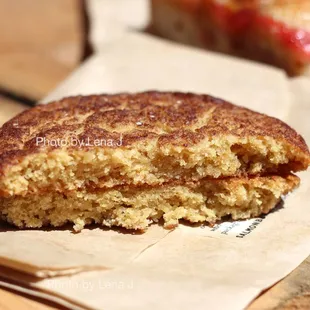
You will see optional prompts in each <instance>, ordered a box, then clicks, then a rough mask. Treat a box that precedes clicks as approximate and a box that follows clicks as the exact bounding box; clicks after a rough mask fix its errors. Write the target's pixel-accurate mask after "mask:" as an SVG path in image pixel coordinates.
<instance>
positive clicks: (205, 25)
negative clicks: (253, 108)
mask: <svg viewBox="0 0 310 310" xmlns="http://www.w3.org/2000/svg"><path fill="white" fill-rule="evenodd" d="M152 26H153V28H154V30H155V32H156V33H157V34H159V35H160V36H163V37H165V38H168V39H171V40H174V41H177V42H180V43H184V44H190V45H194V46H198V47H202V48H208V49H211V50H215V51H219V52H224V53H230V54H233V55H235V56H241V57H246V58H249V59H252V60H257V61H262V62H265V63H268V64H272V65H275V66H278V67H280V68H283V69H285V70H286V71H287V73H288V74H289V75H300V74H303V73H304V72H305V71H306V69H307V68H308V66H309V64H310V1H309V0H296V1H290V0H152Z"/></svg>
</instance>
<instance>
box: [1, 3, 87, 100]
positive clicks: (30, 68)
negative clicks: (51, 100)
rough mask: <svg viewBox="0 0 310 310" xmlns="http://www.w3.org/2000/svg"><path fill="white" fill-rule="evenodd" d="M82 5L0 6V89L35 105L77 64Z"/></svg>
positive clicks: (29, 4)
mask: <svg viewBox="0 0 310 310" xmlns="http://www.w3.org/2000/svg"><path fill="white" fill-rule="evenodd" d="M81 3H82V0H52V1H51V0H18V1H14V0H13V1H12V0H0V38H1V44H0V87H1V89H4V90H5V91H9V92H13V93H15V94H17V95H20V96H24V97H27V98H29V99H32V100H38V99H41V98H42V97H43V96H45V95H46V94H47V93H48V92H49V91H51V90H52V89H53V88H54V87H55V86H56V85H57V84H58V83H59V82H60V81H61V80H63V79H64V78H65V77H66V76H67V75H68V74H69V73H70V72H71V71H72V70H73V69H74V68H75V67H76V66H77V64H78V63H79V62H80V59H81V56H82V53H83V44H84V43H83V38H84V31H83V12H82V5H81Z"/></svg>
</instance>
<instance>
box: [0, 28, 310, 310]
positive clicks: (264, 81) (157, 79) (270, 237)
mask: <svg viewBox="0 0 310 310" xmlns="http://www.w3.org/2000/svg"><path fill="white" fill-rule="evenodd" d="M145 89H169V90H183V91H195V92H205V93H211V94H213V95H216V96H220V97H222V98H225V99H228V100H232V101H233V102H235V103H238V104H242V105H245V106H247V107H250V108H252V109H255V110H258V111H261V112H265V113H268V114H271V115H274V116H277V117H279V118H281V119H283V120H285V121H287V122H288V123H289V124H291V125H293V126H295V128H296V129H297V130H298V131H299V132H301V133H302V134H304V136H305V138H306V140H307V141H308V142H310V127H309V126H310V125H309V122H308V117H309V115H310V105H309V104H308V100H309V99H308V98H309V90H310V87H309V81H308V80H307V79H306V78H300V79H296V80H294V81H288V80H287V78H286V77H285V76H284V75H283V73H282V72H281V71H278V70H276V69H273V68H269V67H266V66H260V65H257V64H255V63H250V62H244V61H242V60H237V59H233V58H229V57H224V56H220V55H216V54H212V53H205V52H202V51H198V50H194V49H193V50H192V49H190V48H180V47H179V46H178V45H173V44H170V43H167V42H163V41H159V40H157V39H153V38H149V37H148V36H146V35H139V34H135V33H130V34H128V36H126V39H124V38H123V39H122V42H118V41H117V40H116V41H115V42H113V43H110V44H109V46H108V47H107V48H106V50H105V51H102V52H101V53H100V54H98V55H96V56H94V57H92V58H91V59H89V60H88V61H87V62H86V63H85V64H84V65H82V66H81V68H79V69H78V70H77V71H76V72H75V73H74V74H73V75H72V76H71V77H70V78H69V79H68V80H66V81H65V82H64V83H63V84H62V85H60V86H59V87H58V88H57V89H56V90H55V92H53V93H52V94H50V95H49V96H48V98H47V99H46V101H49V100H52V99H58V98H60V97H62V96H67V95H77V94H90V93H102V92H118V91H137V90H145ZM301 177H302V185H301V187H300V188H299V189H298V190H297V191H296V192H295V193H293V194H292V195H290V196H289V197H287V198H286V200H285V203H284V206H283V207H282V208H281V207H279V208H278V209H277V210H276V211H275V212H273V213H271V214H269V215H268V216H266V217H265V218H264V219H252V220H248V221H240V222H227V223H223V224H221V225H219V226H216V227H215V228H213V229H211V228H209V227H201V228H200V227H196V228H193V227H187V226H180V227H179V228H178V229H176V230H175V231H173V232H171V233H169V234H168V233H167V231H165V230H163V228H161V227H158V226H156V225H155V226H153V227H152V228H151V229H150V230H149V231H148V232H147V233H146V234H144V235H122V234H119V233H117V232H114V231H108V230H101V229H94V230H85V231H83V232H82V233H81V234H78V235H75V234H71V233H70V232H69V231H46V232H40V231H14V232H12V231H8V232H5V233H1V234H0V242H1V246H0V256H2V257H4V258H6V259H7V260H10V259H14V261H15V262H16V261H18V262H20V263H21V265H20V268H18V269H19V270H21V271H26V272H27V270H23V267H22V263H27V264H32V265H35V266H36V267H37V268H38V269H37V270H36V272H34V273H33V274H35V275H36V276H41V277H44V276H52V275H55V273H53V272H55V269H56V270H57V268H58V269H60V271H61V272H63V271H64V270H66V268H67V271H68V272H72V268H78V267H84V268H85V266H86V267H88V268H89V267H94V268H96V267H99V268H107V269H105V270H101V271H99V270H98V271H89V272H84V273H80V274H77V275H69V276H58V277H56V278H46V279H41V280H39V281H33V282H31V281H27V280H23V277H21V276H19V277H17V278H16V279H15V280H16V281H19V283H20V287H26V288H28V290H27V292H30V291H31V290H35V292H36V294H37V293H38V291H43V292H44V294H47V293H50V294H51V295H52V296H57V298H63V299H64V300H69V301H70V302H75V303H76V304H78V305H84V306H85V307H88V308H91V309H103V308H104V309H136V310H137V309H145V308H146V307H148V308H149V309H166V308H168V307H169V308H171V309H176V308H179V309H181V310H182V309H188V308H189V307H193V306H194V307H195V308H196V309H205V307H206V305H208V308H210V309H224V307H226V306H227V305H229V309H242V308H244V307H245V306H246V305H247V304H248V303H249V302H250V301H251V300H252V299H253V298H255V297H256V296H257V295H258V294H259V293H260V292H261V291H262V290H263V289H266V288H267V287H269V286H270V285H272V284H274V283H275V282H277V281H279V280H280V279H281V278H283V277H284V276H286V275H287V274H288V273H289V272H291V271H292V270H293V269H294V268H296V267H297V266H298V265H299V264H300V263H301V262H302V261H303V259H305V258H306V257H307V256H308V255H309V252H310V227H309V225H308V223H309V221H310V213H309V212H308V207H309V192H310V174H309V172H305V173H302V174H301ZM141 236H142V237H141ZM113 238H114V239H113ZM12 244H13V246H12ZM66 247H69V248H66ZM124 247H125V248H124ZM42 249H43V251H42ZM13 267H14V266H13ZM42 270H43V271H44V272H43V273H40V271H41V272H42ZM28 272H30V273H31V272H32V271H31V270H30V271H29V270H28ZM49 272H50V273H49ZM56 275H57V274H56ZM58 275H61V273H59V274H58ZM3 276H5V275H3ZM6 276H7V277H8V275H6ZM13 278H14V277H13ZM15 287H17V288H18V287H19V286H18V285H15ZM44 294H43V295H44ZM43 297H44V296H43ZM223 297H225V298H223Z"/></svg>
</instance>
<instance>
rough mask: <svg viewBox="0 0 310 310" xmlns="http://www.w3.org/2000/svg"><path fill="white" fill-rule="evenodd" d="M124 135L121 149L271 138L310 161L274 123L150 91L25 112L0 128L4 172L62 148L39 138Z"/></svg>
mask: <svg viewBox="0 0 310 310" xmlns="http://www.w3.org/2000/svg"><path fill="white" fill-rule="evenodd" d="M120 134H122V138H123V145H122V147H123V148H126V147H127V148H128V147H132V146H134V145H135V144H136V143H137V142H142V141H145V142H147V141H148V140H149V139H158V144H159V146H160V145H165V144H166V145H169V144H171V145H174V146H176V145H180V146H183V147H186V146H189V145H193V144H196V143H199V142H200V141H202V140H203V139H205V138H206V137H209V138H210V139H212V138H213V137H215V136H221V135H233V136H238V137H249V136H253V137H255V138H259V137H272V138H274V139H276V140H281V141H285V142H286V143H288V144H290V145H291V147H292V148H295V149H296V150H297V151H298V152H299V153H300V154H302V155H304V156H306V157H305V158H308V163H306V162H305V163H303V165H302V166H304V167H306V166H307V165H308V164H309V161H310V159H309V158H310V157H309V150H308V147H307V145H306V143H305V141H304V139H303V138H302V137H301V136H300V135H299V134H297V133H296V131H295V130H293V129H292V128H290V127H289V126H288V125H286V124H285V123H283V122H282V121H280V120H278V119H276V118H272V117H269V116H266V115H264V114H260V113H257V112H254V111H251V110H249V109H246V108H242V107H239V106H236V105H233V104H231V103H228V102H225V101H223V100H221V99H217V98H214V97H211V96H208V95H195V94H191V93H177V92H175V93H172V92H156V91H149V92H144V93H137V94H127V93H124V94H117V95H92V96H85V97H83V96H77V97H69V98H65V99H62V100H60V101H56V102H52V103H50V104H47V105H40V106H37V107H35V108H33V109H30V110H27V111H25V112H23V113H22V114H20V115H18V116H17V117H15V118H14V119H12V120H11V121H9V122H7V123H6V124H5V125H3V127H2V128H1V129H0V170H2V169H3V167H4V166H5V165H6V164H9V163H10V162H16V161H18V160H19V159H20V158H22V157H23V156H26V155H28V154H31V153H36V152H38V151H39V150H40V151H41V152H42V151H44V152H48V151H51V150H53V149H55V148H59V147H60V146H50V145H49V146H46V145H44V146H42V145H37V139H38V138H45V139H50V140H51V139H54V140H55V139H67V138H70V137H75V138H77V139H79V140H81V141H83V140H85V139H88V140H90V141H93V140H99V139H109V138H110V139H113V138H117V137H119V136H120ZM79 147H80V146H79ZM101 147H105V146H101ZM109 147H110V146H109ZM68 148H74V146H72V145H71V146H70V147H68ZM85 148H86V147H85ZM87 148H89V146H87Z"/></svg>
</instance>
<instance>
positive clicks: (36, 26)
mask: <svg viewBox="0 0 310 310" xmlns="http://www.w3.org/2000/svg"><path fill="white" fill-rule="evenodd" d="M0 15H2V16H0V36H1V45H0V90H2V95H0V125H1V124H3V123H4V122H5V121H6V120H8V119H10V118H11V117H13V116H14V115H16V114H17V113H19V112H21V111H23V110H25V109H26V108H28V107H27V106H25V105H24V104H23V102H24V103H25V102H27V103H30V102H35V101H36V100H38V99H41V98H42V97H44V96H45V95H46V94H47V93H48V92H49V91H51V90H52V89H53V88H54V87H55V86H56V85H57V84H58V83H60V82H61V80H63V79H64V78H65V77H66V76H67V75H68V74H69V73H70V72H71V71H72V70H73V69H74V68H75V67H76V66H77V65H78V63H79V61H80V59H81V55H82V53H83V46H84V42H83V36H84V32H83V28H82V17H81V1H79V0H53V1H51V0H19V1H18V5H16V2H15V1H12V0H0ZM29 21H31V22H29ZM4 95H5V96H4ZM206 307H207V306H206ZM16 309H23V310H51V309H58V310H59V309H63V308H61V307H59V306H56V305H51V304H46V303H43V301H41V300H36V299H33V298H28V297H25V296H21V295H18V294H15V293H13V292H10V291H7V290H3V289H0V310H16ZM228 309H229V308H228ZM293 309H294V310H308V309H310V257H309V258H308V259H307V260H306V261H305V262H303V264H301V265H300V267H298V268H297V269H296V270H294V271H293V272H292V273H291V274H290V275H289V276H288V277H286V278H285V279H284V280H282V281H280V282H279V283H278V284H276V285H275V286H274V287H272V288H271V289H269V290H268V291H267V292H265V293H264V294H262V295H261V296H260V297H259V298H257V299H256V300H255V301H254V302H253V303H252V304H251V305H250V306H249V308H248V310H293Z"/></svg>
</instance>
